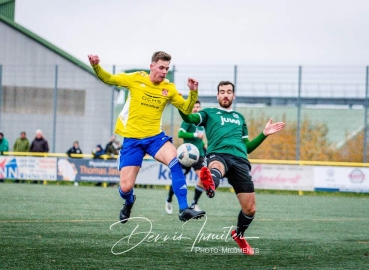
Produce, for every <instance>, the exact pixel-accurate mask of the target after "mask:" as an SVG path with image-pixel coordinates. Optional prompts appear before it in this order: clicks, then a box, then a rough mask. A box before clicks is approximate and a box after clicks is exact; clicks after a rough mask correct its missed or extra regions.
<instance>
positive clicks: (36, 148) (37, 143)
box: [30, 129, 49, 153]
mask: <svg viewBox="0 0 369 270" xmlns="http://www.w3.org/2000/svg"><path fill="white" fill-rule="evenodd" d="M30 151H31V152H41V153H47V152H49V144H48V142H47V140H46V139H45V137H44V135H43V134H42V130H41V129H37V130H36V136H35V139H34V140H33V141H32V144H31V147H30Z"/></svg>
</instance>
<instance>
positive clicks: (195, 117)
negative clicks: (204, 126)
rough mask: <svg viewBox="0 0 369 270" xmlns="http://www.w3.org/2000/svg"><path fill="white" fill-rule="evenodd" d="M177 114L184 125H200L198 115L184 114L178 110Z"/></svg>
mask: <svg viewBox="0 0 369 270" xmlns="http://www.w3.org/2000/svg"><path fill="white" fill-rule="evenodd" d="M178 112H179V114H180V115H181V117H182V119H183V121H185V122H186V123H192V124H195V125H197V124H199V123H200V115H199V114H198V113H191V114H184V113H183V112H181V111H180V110H179V109H178Z"/></svg>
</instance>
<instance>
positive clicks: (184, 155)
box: [177, 143, 200, 167]
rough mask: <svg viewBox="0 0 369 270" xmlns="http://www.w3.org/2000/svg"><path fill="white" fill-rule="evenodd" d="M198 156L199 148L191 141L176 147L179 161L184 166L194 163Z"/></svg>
mask: <svg viewBox="0 0 369 270" xmlns="http://www.w3.org/2000/svg"><path fill="white" fill-rule="evenodd" d="M199 157H200V153H199V149H197V147H196V146H194V145H193V144H191V143H184V144H181V145H180V146H179V147H178V149H177V158H178V160H179V163H181V164H182V165H183V166H185V167H191V166H192V165H194V164H195V163H196V162H197V161H198V160H199Z"/></svg>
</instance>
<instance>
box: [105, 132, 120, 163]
mask: <svg viewBox="0 0 369 270" xmlns="http://www.w3.org/2000/svg"><path fill="white" fill-rule="evenodd" d="M119 150H120V143H119V141H118V140H116V137H115V135H113V136H112V137H111V139H110V142H109V143H108V144H107V145H106V148H105V154H107V155H109V156H110V157H112V158H114V156H115V155H118V154H119Z"/></svg>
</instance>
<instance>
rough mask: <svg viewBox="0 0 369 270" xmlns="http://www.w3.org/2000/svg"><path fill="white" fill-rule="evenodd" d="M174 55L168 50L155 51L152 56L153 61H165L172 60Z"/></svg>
mask: <svg viewBox="0 0 369 270" xmlns="http://www.w3.org/2000/svg"><path fill="white" fill-rule="evenodd" d="M171 59H172V57H171V56H170V54H167V53H166V52H162V51H158V52H154V54H153V55H152V57H151V62H158V61H159V60H163V61H170V60H171Z"/></svg>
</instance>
